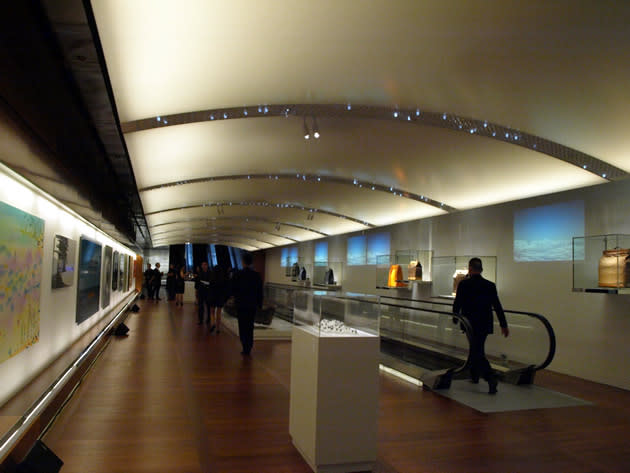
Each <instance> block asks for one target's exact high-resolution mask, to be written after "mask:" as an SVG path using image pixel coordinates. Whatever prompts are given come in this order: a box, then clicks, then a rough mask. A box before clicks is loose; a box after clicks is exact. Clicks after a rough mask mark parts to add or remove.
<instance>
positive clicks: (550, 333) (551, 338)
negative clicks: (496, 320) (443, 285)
mask: <svg viewBox="0 0 630 473" xmlns="http://www.w3.org/2000/svg"><path fill="white" fill-rule="evenodd" d="M380 297H381V298H385V299H394V300H401V301H409V302H420V303H424V304H432V305H443V306H449V307H451V306H452V305H453V304H452V303H448V302H440V301H433V300H426V299H410V298H406V297H393V296H380ZM503 312H505V314H506V315H507V314H518V315H527V316H528V317H532V318H534V319H536V320H538V321H539V322H540V323H542V324H543V326H544V327H545V329H546V330H547V336H548V337H549V351H548V352H547V356H546V358H545V360H544V361H543V362H542V363H541V364H540V365H534V366H532V369H533V370H534V371H539V370H542V369H545V368H546V367H547V366H549V365H550V364H551V362H552V361H553V358H554V356H555V354H556V334H555V332H554V330H553V327H552V326H551V323H550V322H549V320H547V318H546V317H545V316H544V315H541V314H537V313H535V312H525V311H520V310H510V309H504V310H503Z"/></svg>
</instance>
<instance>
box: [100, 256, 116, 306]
mask: <svg viewBox="0 0 630 473" xmlns="http://www.w3.org/2000/svg"><path fill="white" fill-rule="evenodd" d="M112 255H113V253H112V247H111V246H106V247H105V251H104V252H103V275H102V283H101V308H102V309H104V308H105V307H107V306H108V305H109V299H110V295H111V293H112Z"/></svg>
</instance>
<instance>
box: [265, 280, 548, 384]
mask: <svg viewBox="0 0 630 473" xmlns="http://www.w3.org/2000/svg"><path fill="white" fill-rule="evenodd" d="M304 291H307V292H316V293H317V294H326V295H327V296H330V297H326V298H325V299H326V300H327V303H326V304H327V306H325V307H324V306H322V307H321V308H318V310H320V311H321V315H322V316H325V317H331V318H338V317H340V314H341V317H344V314H346V317H347V313H348V308H349V307H351V304H352V307H354V305H355V304H356V302H352V301H353V300H354V299H355V298H353V297H352V296H350V295H347V294H342V293H334V292H328V293H326V292H325V291H313V290H309V289H308V288H303V287H294V286H289V285H286V286H285V285H279V284H268V285H266V286H265V298H266V300H267V303H272V304H273V305H275V307H276V316H279V317H281V318H283V319H285V320H288V321H290V322H293V307H294V305H295V302H296V295H297V294H299V293H300V292H304ZM371 297H372V296H371ZM373 297H374V298H373V299H369V300H362V302H361V304H363V306H362V308H360V309H358V310H359V311H361V310H362V311H364V312H374V310H376V311H377V313H378V314H380V316H379V317H378V327H376V332H377V333H379V334H380V338H381V363H382V364H383V365H385V366H388V367H391V368H393V369H395V370H397V371H400V372H402V373H405V374H407V375H409V376H412V377H413V378H416V379H419V380H421V381H422V382H423V384H424V385H425V386H426V387H428V388H433V389H440V388H447V387H448V386H450V382H451V380H452V379H460V378H466V377H468V376H469V365H470V360H469V354H470V334H471V333H472V328H471V327H470V324H469V323H468V321H467V320H466V319H465V318H463V317H460V316H458V315H454V314H453V313H452V309H451V307H452V304H451V303H450V302H446V301H441V300H439V299H438V300H414V299H407V298H397V297H391V296H380V297H377V296H373ZM363 299H365V298H363ZM366 304H368V305H369V304H378V308H376V309H374V308H372V307H368V306H367V305H366ZM353 310H355V311H357V309H356V308H354V309H353ZM505 316H506V319H507V322H508V326H509V327H510V336H509V337H508V338H504V337H502V336H501V335H500V333H501V331H500V328H499V325H498V322H497V321H496V317H495V330H494V332H495V333H494V335H491V336H489V337H488V339H487V341H486V356H487V358H488V360H489V361H490V364H491V365H492V367H493V369H494V370H495V371H496V372H497V374H498V376H499V379H500V380H501V381H503V382H506V383H512V384H532V383H533V382H534V377H535V374H536V372H537V371H539V370H541V369H543V368H545V367H547V366H548V365H549V364H550V363H551V361H552V360H553V357H554V354H555V346H556V342H555V335H554V332H553V328H552V327H551V325H550V324H549V322H548V321H547V319H546V318H545V317H543V316H542V315H540V314H535V313H531V312H522V311H512V310H505ZM342 320H343V319H342Z"/></svg>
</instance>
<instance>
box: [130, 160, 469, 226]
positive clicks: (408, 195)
mask: <svg viewBox="0 0 630 473" xmlns="http://www.w3.org/2000/svg"><path fill="white" fill-rule="evenodd" d="M252 179H265V180H270V181H279V180H287V179H290V180H298V181H302V182H324V183H333V184H342V185H349V186H354V187H357V188H362V189H365V190H368V191H377V192H385V193H387V194H390V195H391V194H393V195H394V196H396V197H402V198H405V199H411V200H415V201H417V202H422V203H423V204H427V205H431V206H432V207H436V208H438V209H441V210H444V211H446V212H455V211H457V209H456V208H455V207H451V206H450V205H447V204H445V203H444V202H438V201H437V200H434V199H431V198H430V197H427V196H426V195H419V194H414V193H413V192H408V191H405V190H402V189H399V188H397V187H393V186H386V185H383V184H377V183H375V182H371V181H366V180H363V179H358V178H350V177H341V176H330V175H320V174H303V173H299V172H298V173H279V174H232V175H227V176H208V177H199V178H195V179H185V180H181V181H173V182H165V183H163V184H156V185H154V186H148V187H143V188H142V189H139V192H150V191H153V190H157V189H165V188H167V187H173V186H183V185H187V184H200V183H205V182H219V181H236V180H252ZM232 204H234V202H232ZM227 205H229V202H228V204H227ZM223 206H226V205H225V204H223ZM146 215H151V213H147V214H146ZM336 215H338V216H342V215H341V214H336ZM342 217H343V218H348V217H345V216H342ZM355 221H357V222H358V223H361V224H363V225H367V226H369V224H367V222H365V223H364V222H363V221H361V220H355Z"/></svg>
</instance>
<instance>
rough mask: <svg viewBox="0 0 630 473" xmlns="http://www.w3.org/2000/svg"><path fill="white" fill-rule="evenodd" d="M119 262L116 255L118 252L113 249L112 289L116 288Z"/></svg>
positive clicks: (118, 276)
mask: <svg viewBox="0 0 630 473" xmlns="http://www.w3.org/2000/svg"><path fill="white" fill-rule="evenodd" d="M119 263H120V258H119V257H118V252H117V251H114V258H113V266H112V291H116V290H118V279H119V278H120V275H119V274H118V272H119V268H118V264H119Z"/></svg>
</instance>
